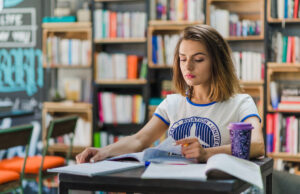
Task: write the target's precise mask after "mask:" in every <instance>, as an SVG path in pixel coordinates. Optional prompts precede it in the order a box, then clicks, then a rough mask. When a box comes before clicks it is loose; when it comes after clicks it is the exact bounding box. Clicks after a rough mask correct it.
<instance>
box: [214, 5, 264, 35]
mask: <svg viewBox="0 0 300 194" xmlns="http://www.w3.org/2000/svg"><path fill="white" fill-rule="evenodd" d="M220 21H222V22H220ZM210 24H211V26H212V27H214V28H215V29H216V30H217V31H218V32H219V33H221V35H222V36H223V37H224V38H227V37H229V36H251V35H260V34H261V28H262V26H261V25H262V24H261V21H259V20H241V19H240V18H239V16H238V15H237V14H235V13H230V12H229V11H228V10H225V9H217V8H216V7H215V6H214V5H211V7H210Z"/></svg>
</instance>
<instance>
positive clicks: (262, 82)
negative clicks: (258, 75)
mask: <svg viewBox="0 0 300 194" xmlns="http://www.w3.org/2000/svg"><path fill="white" fill-rule="evenodd" d="M240 84H241V85H244V86H262V85H263V84H264V81H263V80H261V81H242V80H241V81H240Z"/></svg>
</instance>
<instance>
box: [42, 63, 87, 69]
mask: <svg viewBox="0 0 300 194" xmlns="http://www.w3.org/2000/svg"><path fill="white" fill-rule="evenodd" d="M43 68H58V69H59V68H61V69H80V68H82V69H89V68H91V66H90V65H53V66H52V65H46V64H44V65H43Z"/></svg>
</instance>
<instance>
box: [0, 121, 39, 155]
mask: <svg viewBox="0 0 300 194" xmlns="http://www.w3.org/2000/svg"><path fill="white" fill-rule="evenodd" d="M32 130H33V126H32V125H22V126H16V127H11V128H7V129H1V130H0V149H8V148H11V147H15V146H20V145H21V146H24V145H29V142H30V138H31V134H32Z"/></svg>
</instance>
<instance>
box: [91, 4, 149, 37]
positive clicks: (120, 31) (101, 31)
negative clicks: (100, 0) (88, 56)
mask: <svg viewBox="0 0 300 194" xmlns="http://www.w3.org/2000/svg"><path fill="white" fill-rule="evenodd" d="M94 19H95V22H94V23H95V28H94V34H95V38H96V39H102V38H117V37H120V38H130V37H134V38H138V37H145V31H146V25H147V23H146V20H147V18H146V13H145V12H115V11H110V10H106V9H96V10H95V12H94Z"/></svg>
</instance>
